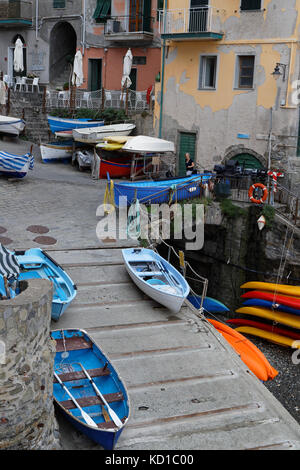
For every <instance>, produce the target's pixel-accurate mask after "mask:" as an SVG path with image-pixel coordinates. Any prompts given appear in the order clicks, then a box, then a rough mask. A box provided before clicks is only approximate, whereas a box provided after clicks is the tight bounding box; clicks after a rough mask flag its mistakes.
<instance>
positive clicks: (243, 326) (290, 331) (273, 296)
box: [228, 282, 300, 349]
mask: <svg viewBox="0 0 300 470" xmlns="http://www.w3.org/2000/svg"><path fill="white" fill-rule="evenodd" d="M241 288H242V289H250V290H249V291H248V292H246V293H245V294H243V295H242V296H241V297H242V299H244V302H243V307H242V308H239V309H238V310H236V313H241V314H244V315H251V316H254V317H258V319H255V321H254V320H248V319H245V318H241V319H231V320H228V323H232V324H235V325H238V328H237V331H239V332H241V333H247V334H250V335H253V336H257V337H260V338H263V339H266V340H267V341H270V342H272V343H276V344H279V345H281V346H287V347H292V348H294V349H296V348H300V341H299V340H300V331H299V330H300V286H290V285H284V284H274V283H268V282H247V283H246V284H243V285H242V286H241ZM261 319H263V320H261ZM275 323H276V326H275ZM277 324H279V325H283V327H281V326H277Z"/></svg>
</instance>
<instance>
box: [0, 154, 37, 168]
mask: <svg viewBox="0 0 300 470" xmlns="http://www.w3.org/2000/svg"><path fill="white" fill-rule="evenodd" d="M28 161H29V169H30V170H33V166H34V157H33V155H31V153H26V154H25V155H13V154H11V153H7V152H0V171H22V169H23V168H24V166H25V165H26V163H28Z"/></svg>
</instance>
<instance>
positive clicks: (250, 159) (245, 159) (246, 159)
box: [230, 153, 263, 170]
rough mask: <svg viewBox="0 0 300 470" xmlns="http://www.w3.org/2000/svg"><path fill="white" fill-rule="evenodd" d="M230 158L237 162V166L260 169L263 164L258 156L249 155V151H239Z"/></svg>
mask: <svg viewBox="0 0 300 470" xmlns="http://www.w3.org/2000/svg"><path fill="white" fill-rule="evenodd" d="M230 160H231V161H235V162H238V164H239V166H241V167H242V168H245V169H255V170H260V169H262V168H263V165H262V163H261V162H260V161H259V160H258V158H256V157H254V156H253V155H250V154H249V153H239V154H238V155H235V156H234V157H232V158H230Z"/></svg>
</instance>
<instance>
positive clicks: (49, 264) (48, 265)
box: [0, 248, 77, 321]
mask: <svg viewBox="0 0 300 470" xmlns="http://www.w3.org/2000/svg"><path fill="white" fill-rule="evenodd" d="M14 254H15V255H16V258H17V260H18V262H19V264H20V268H21V269H20V274H19V276H18V279H17V281H26V280H27V279H48V280H49V281H51V282H52V284H53V298H52V312H51V318H52V320H54V321H57V320H58V319H59V318H60V316H61V315H62V314H63V313H64V312H65V310H66V309H67V307H68V306H69V305H70V303H71V302H72V301H73V300H74V298H75V296H76V293H77V288H76V285H75V284H74V283H73V281H72V279H71V278H70V277H69V276H68V274H67V273H66V272H65V271H64V270H63V268H62V267H61V266H59V265H58V264H57V263H56V261H54V260H53V259H52V258H51V257H50V256H49V255H48V254H46V253H45V252H44V251H43V250H41V249H40V248H31V249H30V250H27V251H16V252H14ZM18 293H19V292H18V289H17V290H16V291H13V290H12V289H10V296H11V298H13V297H14V296H15V295H17V294H18ZM0 294H2V295H3V296H5V295H6V294H5V287H4V281H3V277H2V276H1V275H0Z"/></svg>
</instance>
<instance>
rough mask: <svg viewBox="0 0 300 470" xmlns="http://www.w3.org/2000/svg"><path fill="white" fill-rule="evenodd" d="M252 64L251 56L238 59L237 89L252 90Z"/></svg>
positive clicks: (253, 61) (253, 59)
mask: <svg viewBox="0 0 300 470" xmlns="http://www.w3.org/2000/svg"><path fill="white" fill-rule="evenodd" d="M254 64H255V57H254V56H253V55H249V56H248V55H244V56H239V57H238V88H253V82H254Z"/></svg>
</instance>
